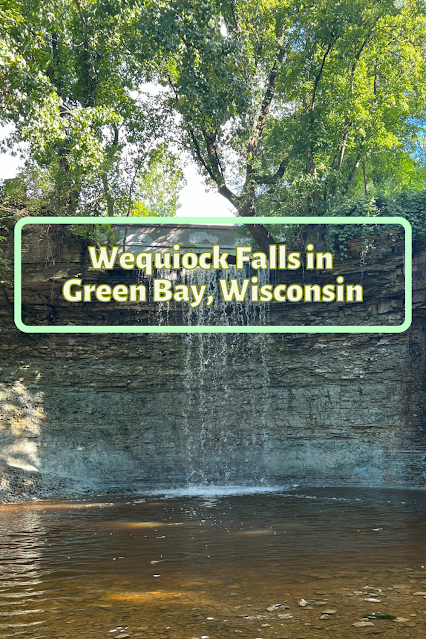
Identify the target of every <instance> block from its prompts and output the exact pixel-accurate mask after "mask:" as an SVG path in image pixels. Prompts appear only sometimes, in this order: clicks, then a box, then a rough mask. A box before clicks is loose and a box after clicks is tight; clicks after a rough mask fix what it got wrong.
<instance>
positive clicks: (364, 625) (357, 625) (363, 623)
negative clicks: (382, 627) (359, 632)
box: [352, 621, 374, 628]
mask: <svg viewBox="0 0 426 639" xmlns="http://www.w3.org/2000/svg"><path fill="white" fill-rule="evenodd" d="M352 625H353V627H354V628H369V627H371V626H374V623H373V622H372V621H355V623H353V624H352Z"/></svg>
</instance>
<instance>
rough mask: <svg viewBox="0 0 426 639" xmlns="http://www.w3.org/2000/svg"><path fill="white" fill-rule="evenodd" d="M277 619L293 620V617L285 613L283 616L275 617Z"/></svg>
mask: <svg viewBox="0 0 426 639" xmlns="http://www.w3.org/2000/svg"><path fill="white" fill-rule="evenodd" d="M277 617H278V619H293V615H291V614H290V613H288V612H286V613H285V614H283V615H277Z"/></svg>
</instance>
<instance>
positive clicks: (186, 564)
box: [0, 489, 426, 639]
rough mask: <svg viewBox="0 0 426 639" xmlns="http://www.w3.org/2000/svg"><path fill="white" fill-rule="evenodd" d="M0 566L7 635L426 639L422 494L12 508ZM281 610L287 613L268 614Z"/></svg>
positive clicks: (292, 494) (266, 495)
mask: <svg viewBox="0 0 426 639" xmlns="http://www.w3.org/2000/svg"><path fill="white" fill-rule="evenodd" d="M231 492H232V491H231ZM0 559H1V563H0V575H1V581H0V637H2V638H3V637H4V638H6V637H25V638H31V639H36V638H37V639H38V638H42V637H43V638H44V637H46V638H49V639H51V638H53V637H63V638H64V639H65V638H66V639H71V638H72V639H77V638H81V639H83V638H85V639H86V638H87V639H92V638H98V637H99V638H103V637H114V638H115V639H117V638H121V639H124V638H125V637H132V638H135V639H136V638H140V639H143V638H144V637H147V638H148V637H149V638H152V637H156V638H159V639H160V638H164V639H166V638H167V639H174V638H176V639H192V638H195V637H197V638H198V639H201V638H202V637H204V638H206V637H209V639H215V638H218V639H220V638H222V637H247V638H251V639H256V638H261V639H267V638H268V637H274V638H281V639H302V638H306V639H307V638H309V637H336V638H339V639H345V638H346V637H352V636H363V635H366V634H367V635H370V634H375V635H376V634H382V635H383V637H415V638H416V637H423V636H425V631H426V623H425V621H426V568H425V566H426V493H421V492H413V491H409V492H408V491H407V492H405V491H379V490H365V491H360V490H349V489H341V490H336V489H321V490H320V489H313V490H309V491H307V490H304V491H301V490H300V489H293V490H284V491H283V490H281V491H280V490H277V491H275V492H263V493H262V492H259V493H257V494H238V495H237V494H236V495H232V494H228V495H223V496H220V495H219V494H216V493H215V492H214V491H211V492H210V494H208V495H197V494H193V495H184V494H179V493H168V494H164V493H163V494H158V495H140V496H137V497H136V496H131V497H129V496H126V497H115V496H114V497H111V496H108V497H102V496H98V497H97V498H95V499H92V500H90V501H89V500H83V501H66V502H59V501H58V502H53V501H42V502H36V503H30V504H14V505H9V504H6V505H3V506H1V507H0ZM422 592H424V595H422V594H416V593H422ZM301 599H304V600H305V601H306V602H307V604H306V605H305V606H300V605H299V602H300V600H301ZM366 599H373V600H378V601H372V602H368V601H366ZM302 603H303V602H302ZM274 604H282V605H281V606H280V607H277V608H276V609H275V610H271V611H268V610H267V608H268V607H270V606H273V605H274ZM373 613H374V614H373ZM378 614H382V615H383V614H385V615H391V616H392V617H396V619H382V618H377V615H378ZM282 615H287V616H289V615H291V617H290V618H282ZM361 619H364V622H360V620H361ZM354 623H364V624H371V625H366V626H364V627H357V626H354V625H353V624H354Z"/></svg>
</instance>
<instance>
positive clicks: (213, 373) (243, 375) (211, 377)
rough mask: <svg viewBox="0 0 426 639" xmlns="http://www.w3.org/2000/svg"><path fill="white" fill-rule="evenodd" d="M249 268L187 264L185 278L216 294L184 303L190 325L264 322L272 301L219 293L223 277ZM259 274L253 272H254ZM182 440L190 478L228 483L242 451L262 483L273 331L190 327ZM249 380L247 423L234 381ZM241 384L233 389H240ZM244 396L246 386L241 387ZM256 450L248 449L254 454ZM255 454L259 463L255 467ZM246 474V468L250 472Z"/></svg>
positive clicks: (263, 275) (262, 277) (263, 278)
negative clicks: (206, 301) (203, 301)
mask: <svg viewBox="0 0 426 639" xmlns="http://www.w3.org/2000/svg"><path fill="white" fill-rule="evenodd" d="M249 275H250V274H249V273H248V272H247V270H245V271H241V270H236V268H235V266H231V268H230V270H229V271H226V272H225V271H221V272H219V273H218V272H215V271H200V270H198V269H197V270H195V271H183V272H182V273H181V279H182V283H186V284H197V285H198V286H199V285H200V284H207V286H208V291H207V293H208V294H210V293H211V294H213V295H214V297H215V302H214V304H213V305H212V307H209V308H207V307H206V306H205V305H202V306H199V307H198V308H196V309H191V308H190V306H189V305H187V304H185V305H184V313H183V314H184V321H185V323H186V324H187V325H188V326H194V325H197V326H203V325H224V326H234V325H237V326H238V325H239V326H241V325H250V326H255V325H266V324H267V319H268V317H267V316H268V310H267V304H255V303H252V302H251V301H250V298H249V297H248V296H247V297H246V300H245V302H243V303H241V302H240V303H237V302H232V303H227V302H224V301H223V299H222V297H221V295H220V293H219V285H218V280H219V278H226V279H227V280H228V281H229V280H230V279H231V278H235V279H238V281H239V282H240V283H241V281H242V280H243V279H244V278H247V277H249ZM251 275H253V273H251ZM268 275H269V271H261V272H260V273H259V274H258V276H259V284H265V283H267V281H268ZM184 345H185V357H184V362H185V364H184V374H183V387H184V391H185V392H184V397H183V409H182V415H183V421H182V443H183V452H184V455H183V462H184V464H185V475H186V481H187V483H188V484H189V485H197V484H203V485H206V484H222V485H229V484H230V483H232V482H235V481H238V480H239V477H238V474H237V472H236V467H237V464H235V463H233V460H235V459H236V458H238V460H239V463H238V467H241V457H243V459H244V458H245V457H246V458H247V466H248V471H249V472H248V474H251V476H252V478H253V480H255V481H256V482H257V483H258V482H259V481H260V480H261V479H262V478H263V477H265V475H266V472H265V471H266V468H267V464H268V460H267V457H268V452H269V451H268V435H267V430H268V418H269V408H270V379H269V366H268V363H269V362H268V353H267V338H266V336H265V335H264V334H224V333H217V334H216V333H215V334H208V333H203V334H193V333H187V334H185V335H184ZM241 384H243V385H245V386H246V394H245V399H244V400H243V406H241V407H240V409H239V411H238V413H239V414H240V415H241V414H242V415H243V419H242V420H241V423H239V424H236V423H235V421H234V419H233V406H234V405H235V402H236V401H239V402H241V399H238V400H237V392H236V386H239V388H240V389H241ZM234 391H235V392H234ZM238 395H239V396H240V391H239V393H238ZM248 453H250V454H248ZM253 457H256V459H257V465H258V468H257V469H253V468H249V467H250V465H251V464H252V462H253ZM245 476H247V473H245Z"/></svg>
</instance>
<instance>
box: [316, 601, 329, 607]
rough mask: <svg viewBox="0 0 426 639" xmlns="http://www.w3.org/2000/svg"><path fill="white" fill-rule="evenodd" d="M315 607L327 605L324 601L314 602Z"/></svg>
mask: <svg viewBox="0 0 426 639" xmlns="http://www.w3.org/2000/svg"><path fill="white" fill-rule="evenodd" d="M315 605H316V606H326V605H327V602H326V601H316V602H315Z"/></svg>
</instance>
